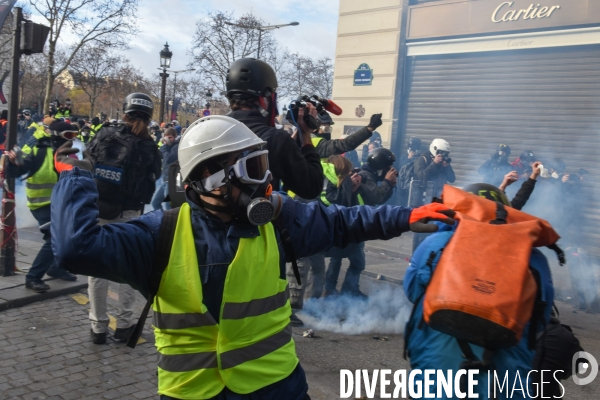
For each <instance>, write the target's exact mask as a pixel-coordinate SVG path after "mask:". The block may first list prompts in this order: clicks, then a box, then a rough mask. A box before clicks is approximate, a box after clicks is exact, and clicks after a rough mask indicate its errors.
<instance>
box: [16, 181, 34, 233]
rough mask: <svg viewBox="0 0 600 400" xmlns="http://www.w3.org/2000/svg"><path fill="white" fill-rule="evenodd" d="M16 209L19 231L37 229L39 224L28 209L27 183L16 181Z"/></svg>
mask: <svg viewBox="0 0 600 400" xmlns="http://www.w3.org/2000/svg"><path fill="white" fill-rule="evenodd" d="M15 207H16V210H15V212H16V214H15V215H16V218H17V229H21V228H36V227H37V226H38V223H37V221H36V219H35V218H33V215H31V211H29V208H28V207H27V196H26V195H25V183H24V182H23V183H22V182H20V180H19V179H15Z"/></svg>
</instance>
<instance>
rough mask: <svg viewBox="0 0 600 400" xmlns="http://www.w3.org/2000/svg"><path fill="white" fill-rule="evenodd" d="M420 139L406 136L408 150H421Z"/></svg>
mask: <svg viewBox="0 0 600 400" xmlns="http://www.w3.org/2000/svg"><path fill="white" fill-rule="evenodd" d="M421 144H422V143H421V139H419V138H416V137H414V136H411V137H410V138H408V148H409V150H414V151H421Z"/></svg>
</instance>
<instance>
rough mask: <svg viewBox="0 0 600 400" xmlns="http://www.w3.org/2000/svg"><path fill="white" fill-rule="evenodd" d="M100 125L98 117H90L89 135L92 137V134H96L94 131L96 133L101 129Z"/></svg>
mask: <svg viewBox="0 0 600 400" xmlns="http://www.w3.org/2000/svg"><path fill="white" fill-rule="evenodd" d="M102 126H103V124H102V122H101V121H100V118H98V117H94V118H92V120H91V121H90V137H91V138H93V137H94V136H96V133H98V131H100V129H102Z"/></svg>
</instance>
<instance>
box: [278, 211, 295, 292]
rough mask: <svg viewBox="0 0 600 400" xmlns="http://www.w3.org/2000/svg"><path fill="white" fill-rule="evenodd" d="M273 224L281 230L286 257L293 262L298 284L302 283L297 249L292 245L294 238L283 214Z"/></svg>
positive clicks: (280, 234)
mask: <svg viewBox="0 0 600 400" xmlns="http://www.w3.org/2000/svg"><path fill="white" fill-rule="evenodd" d="M271 222H272V223H273V226H274V227H275V229H277V231H278V232H279V236H280V237H281V244H282V245H283V251H284V252H285V259H286V261H287V262H291V263H292V270H293V271H294V276H295V277H296V282H298V285H302V281H301V280H300V270H299V269H298V263H297V262H296V251H295V250H294V246H293V245H292V239H290V233H289V232H288V230H287V228H286V227H285V224H284V223H283V220H282V219H281V214H280V215H279V216H278V217H277V218H275V219H274V220H273V221H271Z"/></svg>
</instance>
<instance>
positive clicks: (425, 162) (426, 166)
mask: <svg viewBox="0 0 600 400" xmlns="http://www.w3.org/2000/svg"><path fill="white" fill-rule="evenodd" d="M449 155H450V144H449V143H448V142H447V141H445V140H444V139H434V140H433V141H432V142H431V145H429V153H425V154H423V156H421V157H419V158H417V160H416V161H415V165H414V167H415V179H416V180H419V181H421V182H433V183H434V184H435V188H434V194H433V195H434V196H435V197H439V196H440V194H441V193H442V189H443V188H444V185H445V184H446V183H453V182H454V181H455V180H456V175H455V174H454V170H453V169H452V165H450V163H451V159H450V158H449V157H448V156H449ZM429 200H431V199H429ZM411 205H412V204H411Z"/></svg>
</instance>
